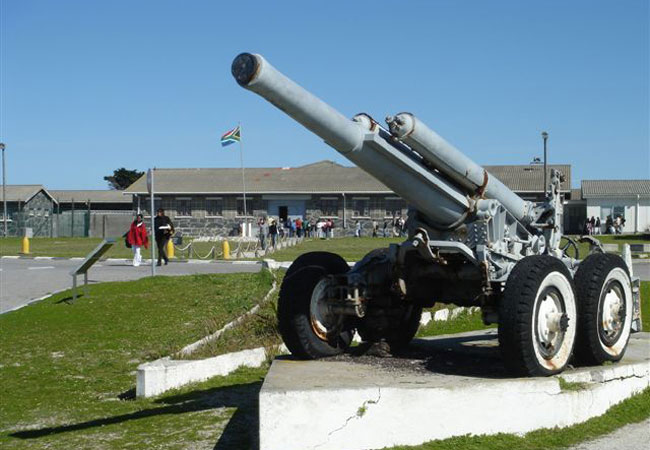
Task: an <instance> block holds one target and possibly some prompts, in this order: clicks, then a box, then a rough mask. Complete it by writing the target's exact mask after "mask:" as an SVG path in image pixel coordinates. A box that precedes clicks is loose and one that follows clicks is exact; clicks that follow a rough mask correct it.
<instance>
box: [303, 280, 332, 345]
mask: <svg viewBox="0 0 650 450" xmlns="http://www.w3.org/2000/svg"><path fill="white" fill-rule="evenodd" d="M328 286H329V281H328V280H327V279H326V278H323V279H322V280H320V281H319V282H318V284H317V285H316V287H315V288H314V290H313V291H312V294H311V302H310V304H309V319H310V323H311V328H312V330H314V333H315V334H316V336H318V337H319V339H322V340H323V341H327V333H328V331H329V330H330V329H331V328H332V327H333V325H335V323H336V316H335V315H334V314H333V313H332V312H331V310H330V308H329V307H328V305H327V302H326V298H327V288H328Z"/></svg>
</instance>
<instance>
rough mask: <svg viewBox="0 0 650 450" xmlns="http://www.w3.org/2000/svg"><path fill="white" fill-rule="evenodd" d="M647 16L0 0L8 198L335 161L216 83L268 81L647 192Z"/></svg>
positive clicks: (559, 9) (260, 104) (595, 4)
mask: <svg viewBox="0 0 650 450" xmlns="http://www.w3.org/2000/svg"><path fill="white" fill-rule="evenodd" d="M648 4H649V2H648V1H647V0H626V1H612V0H583V1H570V2H567V1H543V2H541V1H536V2H532V1H519V0H517V1H515V0H513V1H501V0H492V1H478V0H476V1H454V0H446V1H442V0H439V1H417V2H407V1H404V2H384V1H379V0H376V1H373V2H368V1H354V2H351V1H341V2H337V1H328V2H324V1H318V2H316V1H314V2H304V1H278V2H272V1H263V2H255V1H249V2H227V3H226V2H216V1H188V2H181V1H161V0H156V1H104V2H99V1H67V0H58V1H31V0H1V6H2V7H1V13H2V17H1V25H2V30H1V38H2V43H1V50H2V55H1V63H2V67H1V75H2V80H1V81H2V83H1V95H2V100H1V102H2V103H1V107H0V112H1V114H2V116H1V123H0V126H1V129H0V138H1V139H2V141H3V142H5V143H6V145H7V171H8V173H7V175H8V183H10V184H19V183H20V184H25V183H42V184H44V185H46V186H47V187H48V188H51V189H57V188H58V189H95V188H100V189H101V188H104V187H105V186H106V183H105V182H104V181H103V176H104V175H108V174H110V173H111V172H112V170H113V169H115V168H118V167H122V166H126V167H127V168H137V169H140V170H144V169H146V168H148V167H151V166H157V167H236V166H238V165H239V154H238V153H237V148H236V146H229V147H226V148H225V149H222V148H221V146H220V144H219V137H220V135H221V134H222V133H223V132H225V131H227V130H228V129H230V128H232V127H233V126H235V125H236V124H237V122H238V121H241V122H242V126H243V139H244V159H245V164H246V165H247V166H258V167H259V166H271V167H278V166H297V165H301V164H306V163H311V162H315V161H319V160H322V159H331V160H335V161H338V162H341V163H346V164H347V161H346V160H345V159H344V158H343V157H341V156H339V154H338V153H336V152H335V151H334V150H332V149H331V148H329V147H328V146H327V145H325V144H323V143H322V142H321V141H320V140H319V139H318V138H317V137H315V136H314V135H312V134H311V133H309V132H308V131H306V130H304V129H303V128H302V127H300V126H299V125H297V124H296V123H295V122H293V120H291V119H289V118H288V117H286V116H285V115H284V114H282V113H281V112H279V111H278V110H276V109H275V108H274V107H272V106H271V105H269V104H268V103H266V102H265V101H264V100H262V99H261V98H259V97H257V96H256V95H254V94H252V93H250V92H247V91H245V90H243V89H241V88H240V87H239V86H237V84H236V83H235V81H234V80H233V79H232V76H231V75H230V64H231V62H232V59H233V57H234V56H236V55H237V54H238V53H240V52H242V51H250V52H257V53H261V54H263V55H264V56H265V57H266V58H267V59H268V60H269V61H270V62H271V63H272V64H273V65H274V66H276V67H277V68H278V69H280V70H281V71H283V72H285V73H286V74H287V75H289V76H290V77H292V78H294V79H295V80H296V81H297V82H298V83H300V84H302V85H303V86H305V87H306V88H307V89H310V90H312V91H313V92H314V93H316V94H317V95H318V96H320V97H321V98H323V99H324V100H326V101H327V102H329V103H331V104H332V105H333V106H334V107H336V108H338V109H339V110H340V111H341V112H342V113H343V114H345V115H347V116H352V115H354V114H356V113H358V112H362V111H364V112H368V113H370V114H372V115H373V116H374V117H376V118H377V119H382V120H383V117H385V116H386V115H387V114H394V113H396V112H399V111H411V112H413V113H415V114H417V115H418V116H419V117H420V118H421V119H422V120H424V121H425V122H426V123H427V124H429V126H431V127H432V128H433V129H435V130H436V131H437V132H438V133H440V134H441V135H442V136H444V137H445V138H446V139H447V140H449V141H450V142H452V143H454V144H455V145H456V146H457V147H458V148H460V149H461V150H463V151H464V152H465V153H466V154H467V155H468V156H469V157H471V158H473V159H474V160H476V161H477V162H479V163H481V164H526V163H528V162H530V161H531V159H532V158H533V157H535V156H540V154H541V138H540V132H541V131H542V130H547V131H548V132H549V134H550V138H549V153H550V158H549V159H550V162H552V163H568V164H571V165H572V166H573V178H574V183H573V184H574V186H579V180H580V179H594V178H648V177H650V150H649V131H648V129H649V120H650V118H649V113H648V110H649V96H650V92H649V88H648V85H649V80H650V74H649V69H648V65H649V56H648V54H649V40H650V39H649V32H648V22H649V8H648Z"/></svg>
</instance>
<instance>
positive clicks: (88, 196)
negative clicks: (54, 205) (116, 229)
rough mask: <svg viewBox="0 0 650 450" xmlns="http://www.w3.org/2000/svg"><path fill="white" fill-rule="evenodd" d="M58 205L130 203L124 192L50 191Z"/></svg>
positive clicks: (129, 195)
mask: <svg viewBox="0 0 650 450" xmlns="http://www.w3.org/2000/svg"><path fill="white" fill-rule="evenodd" d="M50 194H51V195H52V197H54V198H55V199H56V200H57V201H58V202H59V203H72V200H74V201H75V202H78V203H86V202H87V201H90V203H91V204H92V203H131V201H132V200H131V197H132V196H131V194H128V195H127V194H124V191H118V190H108V189H102V190H99V189H96V190H60V189H54V190H51V191H50Z"/></svg>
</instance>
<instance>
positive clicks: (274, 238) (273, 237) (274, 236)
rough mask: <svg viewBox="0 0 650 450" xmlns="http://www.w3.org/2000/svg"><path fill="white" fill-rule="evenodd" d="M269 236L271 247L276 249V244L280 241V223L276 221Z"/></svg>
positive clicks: (270, 228) (273, 222)
mask: <svg viewBox="0 0 650 450" xmlns="http://www.w3.org/2000/svg"><path fill="white" fill-rule="evenodd" d="M269 236H271V247H273V248H275V243H276V241H277V239H278V223H277V222H276V221H275V220H273V221H272V222H271V225H270V226H269Z"/></svg>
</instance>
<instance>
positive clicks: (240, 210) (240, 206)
mask: <svg viewBox="0 0 650 450" xmlns="http://www.w3.org/2000/svg"><path fill="white" fill-rule="evenodd" d="M237 215H238V216H241V217H243V216H244V198H243V197H240V198H238V199H237ZM252 215H253V199H252V198H250V197H246V216H247V217H251V216H252Z"/></svg>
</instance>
